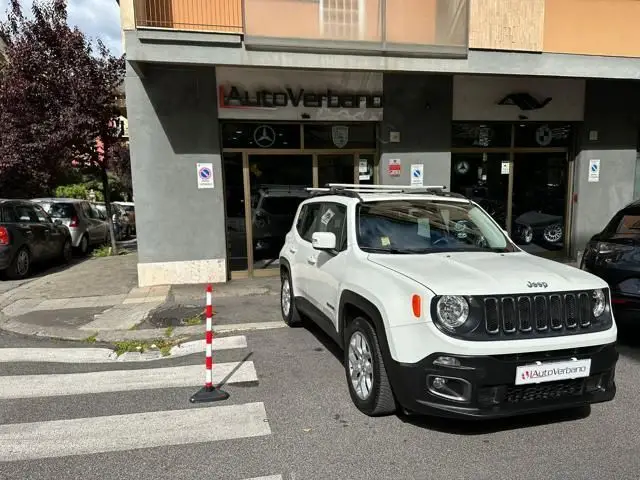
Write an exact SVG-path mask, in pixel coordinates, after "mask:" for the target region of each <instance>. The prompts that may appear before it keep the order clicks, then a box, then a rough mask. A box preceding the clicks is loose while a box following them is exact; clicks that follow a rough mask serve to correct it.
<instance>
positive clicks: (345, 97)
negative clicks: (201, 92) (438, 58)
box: [216, 67, 383, 121]
mask: <svg viewBox="0 0 640 480" xmlns="http://www.w3.org/2000/svg"><path fill="white" fill-rule="evenodd" d="M216 77H217V83H218V90H217V93H218V116H219V117H220V118H223V119H253V120H339V121H380V120H382V112H383V107H382V105H383V98H382V74H380V73H366V72H365V73H363V72H335V71H329V72H311V71H294V70H270V69H262V68H230V67H219V68H218V69H216Z"/></svg>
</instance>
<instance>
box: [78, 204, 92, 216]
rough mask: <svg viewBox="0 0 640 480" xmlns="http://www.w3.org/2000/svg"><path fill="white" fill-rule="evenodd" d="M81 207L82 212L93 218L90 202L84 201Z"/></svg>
mask: <svg viewBox="0 0 640 480" xmlns="http://www.w3.org/2000/svg"><path fill="white" fill-rule="evenodd" d="M80 208H81V209H82V214H83V216H84V217H85V218H92V215H91V206H90V205H89V204H88V203H86V202H82V203H81V204H80Z"/></svg>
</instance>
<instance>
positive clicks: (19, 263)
mask: <svg viewBox="0 0 640 480" xmlns="http://www.w3.org/2000/svg"><path fill="white" fill-rule="evenodd" d="M29 263H30V261H29V252H27V251H26V250H20V252H18V258H17V259H16V272H17V274H18V275H19V276H21V277H23V276H25V275H26V274H27V273H28V272H29Z"/></svg>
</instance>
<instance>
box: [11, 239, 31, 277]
mask: <svg viewBox="0 0 640 480" xmlns="http://www.w3.org/2000/svg"><path fill="white" fill-rule="evenodd" d="M29 270H31V254H30V253H29V250H28V249H27V248H26V247H22V248H21V249H20V250H18V253H16V256H15V257H13V261H12V262H11V265H10V266H9V269H8V270H7V276H8V277H9V278H10V279H12V280H20V279H23V278H25V277H26V276H27V275H29Z"/></svg>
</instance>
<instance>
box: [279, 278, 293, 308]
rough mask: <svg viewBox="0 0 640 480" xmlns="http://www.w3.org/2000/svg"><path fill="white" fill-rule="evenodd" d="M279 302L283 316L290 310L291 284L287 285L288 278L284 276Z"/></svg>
mask: <svg viewBox="0 0 640 480" xmlns="http://www.w3.org/2000/svg"><path fill="white" fill-rule="evenodd" d="M280 302H281V304H282V313H284V315H285V316H289V312H290V311H291V286H290V285H289V279H288V278H284V279H283V280H282V295H281V298H280Z"/></svg>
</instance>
